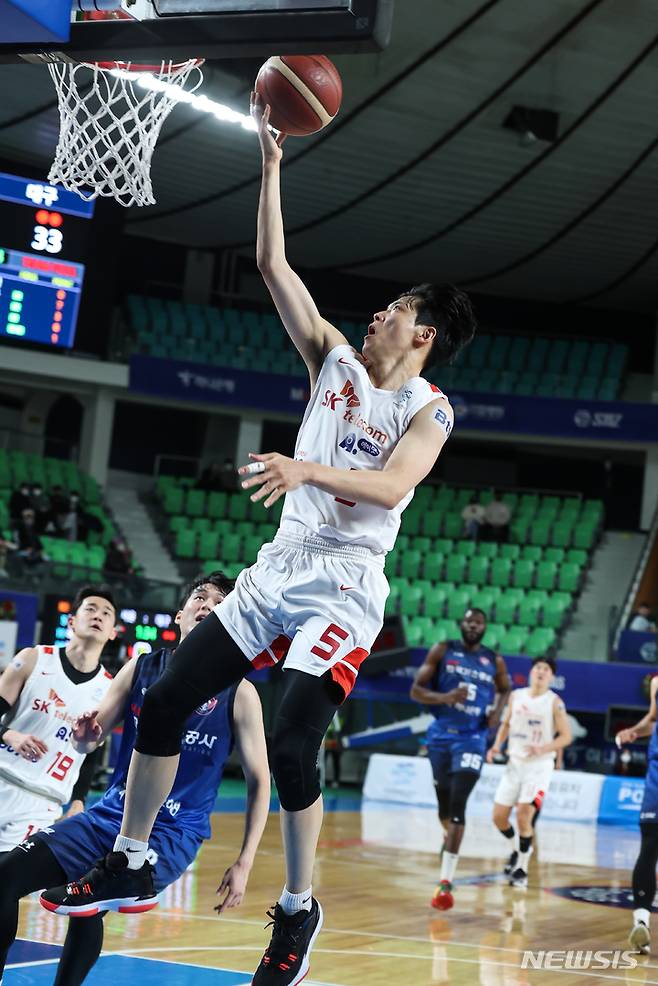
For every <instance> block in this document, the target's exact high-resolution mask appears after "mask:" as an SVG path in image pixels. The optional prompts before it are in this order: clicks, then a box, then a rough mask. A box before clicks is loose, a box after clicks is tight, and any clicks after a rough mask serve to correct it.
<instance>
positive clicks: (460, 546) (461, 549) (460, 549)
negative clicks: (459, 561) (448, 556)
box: [454, 541, 477, 558]
mask: <svg viewBox="0 0 658 986" xmlns="http://www.w3.org/2000/svg"><path fill="white" fill-rule="evenodd" d="M476 549H477V545H476V543H475V541H457V543H456V544H455V549H454V550H455V554H457V555H463V556H464V558H472V556H473V555H474V554H475V552H476Z"/></svg>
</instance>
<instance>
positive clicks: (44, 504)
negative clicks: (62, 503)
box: [30, 483, 51, 534]
mask: <svg viewBox="0 0 658 986" xmlns="http://www.w3.org/2000/svg"><path fill="white" fill-rule="evenodd" d="M30 496H31V497H32V508H33V510H34V512H35V514H36V528H37V532H38V533H39V534H45V533H46V531H47V529H48V525H49V524H51V517H50V497H49V496H48V494H47V493H46V491H45V490H44V488H43V486H42V485H41V483H35V484H34V485H33V487H32V489H31V490H30Z"/></svg>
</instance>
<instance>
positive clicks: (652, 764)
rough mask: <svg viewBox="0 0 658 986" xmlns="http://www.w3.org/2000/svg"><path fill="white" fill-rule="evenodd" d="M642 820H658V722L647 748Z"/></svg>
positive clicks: (641, 809)
mask: <svg viewBox="0 0 658 986" xmlns="http://www.w3.org/2000/svg"><path fill="white" fill-rule="evenodd" d="M640 821H641V822H658V723H657V724H656V725H655V726H654V730H653V732H652V734H651V739H650V740H649V747H648V749H647V774H646V777H645V779H644V797H643V799H642V807H641V808H640Z"/></svg>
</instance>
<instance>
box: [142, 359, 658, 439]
mask: <svg viewBox="0 0 658 986" xmlns="http://www.w3.org/2000/svg"><path fill="white" fill-rule="evenodd" d="M265 378H266V380H267V383H266V385H265V383H264V379H265ZM129 387H130V389H131V390H136V391H139V392H140V393H142V394H155V395H157V396H160V397H172V398H176V399H178V400H186V401H195V402H198V403H203V404H208V403H210V404H223V405H227V404H228V405H233V406H235V407H252V408H258V409H259V410H262V411H279V412H284V413H288V414H295V415H299V416H301V415H302V414H303V411H304V408H305V406H306V402H307V401H308V381H307V379H306V377H305V376H304V377H298V376H297V377H296V376H283V375H281V374H278V373H268V374H263V373H256V372H253V371H252V370H236V369H229V368H228V367H227V368H222V367H216V366H209V365H207V364H205V363H193V362H182V361H179V360H169V359H158V358H155V357H153V356H141V355H135V356H131V358H130V376H129ZM448 396H449V398H450V401H451V402H452V405H453V407H454V409H455V428H467V429H476V430H479V431H493V432H495V431H499V432H506V431H507V432H517V433H523V434H529V435H550V436H554V437H557V438H581V439H584V440H585V439H605V438H610V439H614V440H615V441H625V442H656V443H658V404H631V403H629V402H623V403H622V402H621V401H571V400H562V399H558V398H554V397H517V396H515V395H513V394H505V395H501V394H468V393H463V392H460V393H451V394H449V395H448Z"/></svg>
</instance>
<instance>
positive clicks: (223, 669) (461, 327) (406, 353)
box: [82, 100, 475, 986]
mask: <svg viewBox="0 0 658 986" xmlns="http://www.w3.org/2000/svg"><path fill="white" fill-rule="evenodd" d="M253 113H254V117H255V118H256V120H257V122H258V125H259V136H260V144H261V150H262V156H263V176H262V187H261V196H260V205H259V211H258V243H257V259H258V265H259V268H260V270H261V273H262V275H263V278H264V279H265V282H266V284H267V286H268V288H269V291H270V294H271V295H272V298H273V300H274V303H275V305H276V307H277V309H278V311H279V314H280V316H281V319H282V321H283V323H284V325H285V327H286V329H287V331H288V333H289V335H290V337H291V339H292V341H293V342H294V344H295V345H296V347H297V349H298V350H299V352H300V354H301V355H302V357H303V359H304V361H305V362H306V365H307V367H308V371H309V376H310V387H311V397H310V401H309V404H308V407H307V409H306V412H305V414H304V418H303V421H302V425H301V428H300V431H299V435H298V438H297V444H296V448H295V457H294V458H288V457H286V456H283V455H279V454H277V453H269V454H266V455H253V456H252V458H253V459H254V460H255V462H254V463H253V464H252V466H251V468H250V469H249V470H247V469H246V468H245V467H243V469H242V470H241V473H242V475H243V477H246V476H247V475H249V474H250V473H254V472H258V474H257V475H253V476H252V477H251V478H249V479H245V482H244V483H243V486H244V487H245V488H248V489H251V490H252V499H253V500H261V501H263V502H264V503H265V506H266V507H269V506H271V505H272V504H273V503H275V502H276V501H277V500H278V499H279V498H280V497H282V496H284V495H285V496H286V501H285V506H284V509H283V514H282V518H281V527H280V530H279V532H278V533H277V535H276V537H275V539H274V542H273V543H272V544H268V545H265V546H264V547H263V548H261V550H260V552H259V555H258V559H257V561H256V564H255V565H253V566H252V567H251V568H249V569H247V570H245V571H244V572H242V573H241V574H240V576H239V577H238V580H237V583H236V587H235V591H234V592H232V593H231V594H230V596H228V597H227V598H226V600H224V602H223V603H221V604H220V605H219V606H217V607H216V608H215V611H214V613H213V614H211V615H210V616H209V617H208V619H207V620H204V622H203V623H202V624H201V625H200V626H199V627H196V628H195V629H194V630H193V631H192V633H191V634H190V635H189V636H188V638H187V639H186V640H185V641H184V642H183V643H182V644H181V646H180V647H179V648H178V650H177V651H176V654H175V656H174V658H173V660H172V661H171V663H170V665H169V667H168V668H167V671H166V673H165V674H164V675H163V676H162V678H161V679H160V680H159V681H158V682H157V683H156V684H155V685H154V686H153V687H151V688H150V689H149V691H148V692H147V694H146V696H145V700H144V706H143V709H142V715H141V718H140V723H139V730H138V735H137V741H136V744H135V753H134V754H133V758H132V762H131V767H130V771H129V775H128V785H127V792H126V806H125V812H124V822H123V825H122V831H121V836H120V837H119V838H118V839H117V842H116V844H115V849H116V851H117V852H120V853H123V854H125V853H126V851H127V850H130V853H131V855H130V859H129V869H127V870H126V869H117V868H116V867H115V863H114V860H118V859H119V857H117V856H114V855H113V856H112V857H111V860H112V862H111V863H110V864H109V865H108V866H107V867H106V868H105V870H103V871H95V872H94V874H93V875H92V877H91V878H88V877H85V879H84V880H83V881H82V882H83V883H85V884H87V885H89V887H90V891H89V898H90V900H92V901H98V902H101V903H102V902H103V901H104V900H105V899H106V898H107V899H111V900H113V901H116V900H118V899H122V900H124V901H126V902H130V901H131V900H132V899H134V898H135V897H142V896H144V894H147V893H149V892H150V874H149V872H148V870H146V869H145V868H144V867H143V865H142V864H143V863H144V860H145V858H146V851H147V849H148V838H149V833H150V831H151V828H152V826H153V820H154V818H155V816H156V814H157V812H158V810H159V808H160V806H161V805H162V803H163V802H164V801H165V800H166V798H167V797H168V794H169V791H170V789H171V786H172V782H173V778H174V776H175V772H176V765H177V758H178V753H179V749H180V741H181V735H182V731H183V725H184V722H185V718H186V717H187V716H188V715H189V713H190V711H191V710H192V709H194V708H195V707H196V706H198V705H199V703H200V702H203V701H205V700H206V699H207V698H208V697H209V696H210V695H212V694H214V693H215V692H217V691H221V690H222V689H224V688H227V687H228V686H229V685H231V684H232V683H234V682H235V681H239V680H240V679H241V678H243V677H244V676H245V675H246V674H249V672H250V671H252V670H253V669H254V667H259V666H262V665H264V664H270V665H272V664H275V663H277V662H278V661H279V660H280V658H281V655H282V647H287V645H288V644H289V645H290V646H289V650H288V656H287V658H286V673H285V675H284V683H285V686H284V691H283V695H282V697H281V700H280V704H279V706H278V709H277V714H276V718H275V722H274V728H273V736H272V742H271V747H270V749H271V765H272V770H273V773H274V778H275V781H276V786H277V790H278V794H279V800H280V802H281V829H282V837H283V845H284V852H285V865H286V882H285V887H284V889H283V892H282V894H281V897H280V898H279V902H278V904H277V905H276V906H275V909H274V911H273V915H274V917H273V922H274V928H273V932H272V940H271V943H270V945H269V947H268V948H267V950H266V951H265V954H264V956H263V959H262V961H261V963H260V966H259V968H258V970H257V971H256V973H255V976H254V978H253V982H254V986H265V984H276V986H294V984H296V983H298V982H300V981H301V979H303V977H304V976H305V975H306V972H307V971H308V968H309V958H308V956H309V952H310V950H311V947H312V944H313V942H314V941H315V938H316V936H317V934H318V932H319V930H320V927H321V924H322V909H321V907H320V905H319V903H318V902H317V900H316V899H315V898H314V897H313V893H312V887H311V882H312V873H313V863H314V859H315V851H316V845H317V840H318V836H319V833H320V828H321V825H322V797H321V793H320V784H319V779H318V769H317V759H318V752H319V749H320V744H321V742H322V738H323V736H324V733H325V732H326V729H327V727H328V726H329V723H330V722H331V720H332V719H333V717H334V714H335V712H336V709H337V707H338V705H339V704H340V703H341V702H342V701H343V700H344V699H345V697H346V696H347V695H348V694H349V692H350V691H351V689H352V687H353V685H354V681H355V679H356V676H357V673H358V670H359V665H360V664H361V663H362V662H363V661H364V660H365V658H366V657H367V656H368V653H369V651H370V647H371V645H372V643H373V641H374V639H375V638H376V636H377V634H378V633H379V631H380V629H381V626H382V622H383V613H384V603H385V600H386V597H387V595H388V591H389V590H388V583H387V581H386V577H385V575H384V558H385V555H386V552H387V551H389V550H390V549H391V548H392V547H393V545H394V543H395V538H396V535H397V532H398V529H399V526H400V519H401V515H402V511H403V510H404V508H405V507H406V506H407V504H408V503H409V502H410V500H411V498H412V496H413V492H414V487H415V486H416V485H417V484H418V483H419V482H420V481H421V480H422V479H424V478H425V476H426V475H427V474H428V472H429V471H430V470H431V468H432V466H433V465H434V463H435V461H436V458H437V456H438V454H439V452H440V451H441V448H442V447H443V445H444V443H445V441H446V439H447V438H448V435H449V433H450V429H451V427H452V421H453V414H452V409H451V407H450V404H449V403H448V400H447V398H446V397H445V396H444V395H443V394H442V393H441V392H440V391H439V390H438V389H437V388H436V387H433V386H432V385H430V384H429V383H428V382H427V381H426V380H424V379H423V378H422V377H421V376H420V374H421V373H422V371H423V368H424V367H425V366H426V365H427V363H428V361H429V360H430V359H435V358H438V359H443V360H447V359H450V358H452V357H453V356H454V355H455V354H456V353H457V352H459V350H460V349H461V347H462V346H463V345H464V344H465V343H467V342H469V341H470V339H471V338H472V337H473V334H474V330H475V323H474V317H473V313H472V310H471V306H470V303H469V300H468V298H467V297H466V296H465V295H464V294H462V293H461V292H460V291H458V290H457V289H456V288H453V287H451V286H442V287H431V286H429V285H424V286H422V287H420V288H415V289H412V290H410V291H407V292H405V293H404V294H402V295H401V296H400V297H399V298H397V299H396V300H394V301H393V302H392V303H391V304H390V305H389V306H388V307H387V308H386V309H384V310H382V311H379V312H377V313H376V314H375V315H374V317H373V320H372V323H371V325H370V326H369V328H368V335H367V338H366V339H365V341H364V345H363V353H362V354H358V353H356V352H355V351H354V350H353V349H352V347H351V346H349V345H348V343H347V340H346V339H345V337H344V336H343V335H342V334H341V333H340V332H339V331H338V330H337V329H336V328H335V327H334V326H333V325H331V324H330V323H329V322H327V321H326V320H325V319H324V318H323V317H322V316H321V315H320V313H319V311H318V309H317V308H316V306H315V303H314V302H313V299H312V298H311V296H310V294H309V292H308V290H307V289H306V287H305V286H304V284H303V283H302V281H301V280H300V279H299V277H298V276H297V275H296V274H295V272H294V271H293V270H292V268H291V267H290V266H289V264H288V262H287V260H286V255H285V247H284V235H283V219H282V215H281V201H280V190H279V171H280V159H281V153H282V152H281V148H280V146H279V145H278V144H277V142H276V141H275V140H274V138H273V137H272V135H271V133H270V131H269V130H268V127H267V121H268V111H267V109H265V110H264V108H263V107H262V105H261V104H260V103H259V102H258V101H257V100H254V103H253ZM254 466H255V467H256V468H254ZM257 486H258V487H260V488H259V489H257V490H255V487H257ZM264 648H267V649H266V650H265V651H264V650H263V649H264ZM122 858H123V860H124V861H125V859H126V858H127V857H126V856H125V855H124V856H123V857H122Z"/></svg>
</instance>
